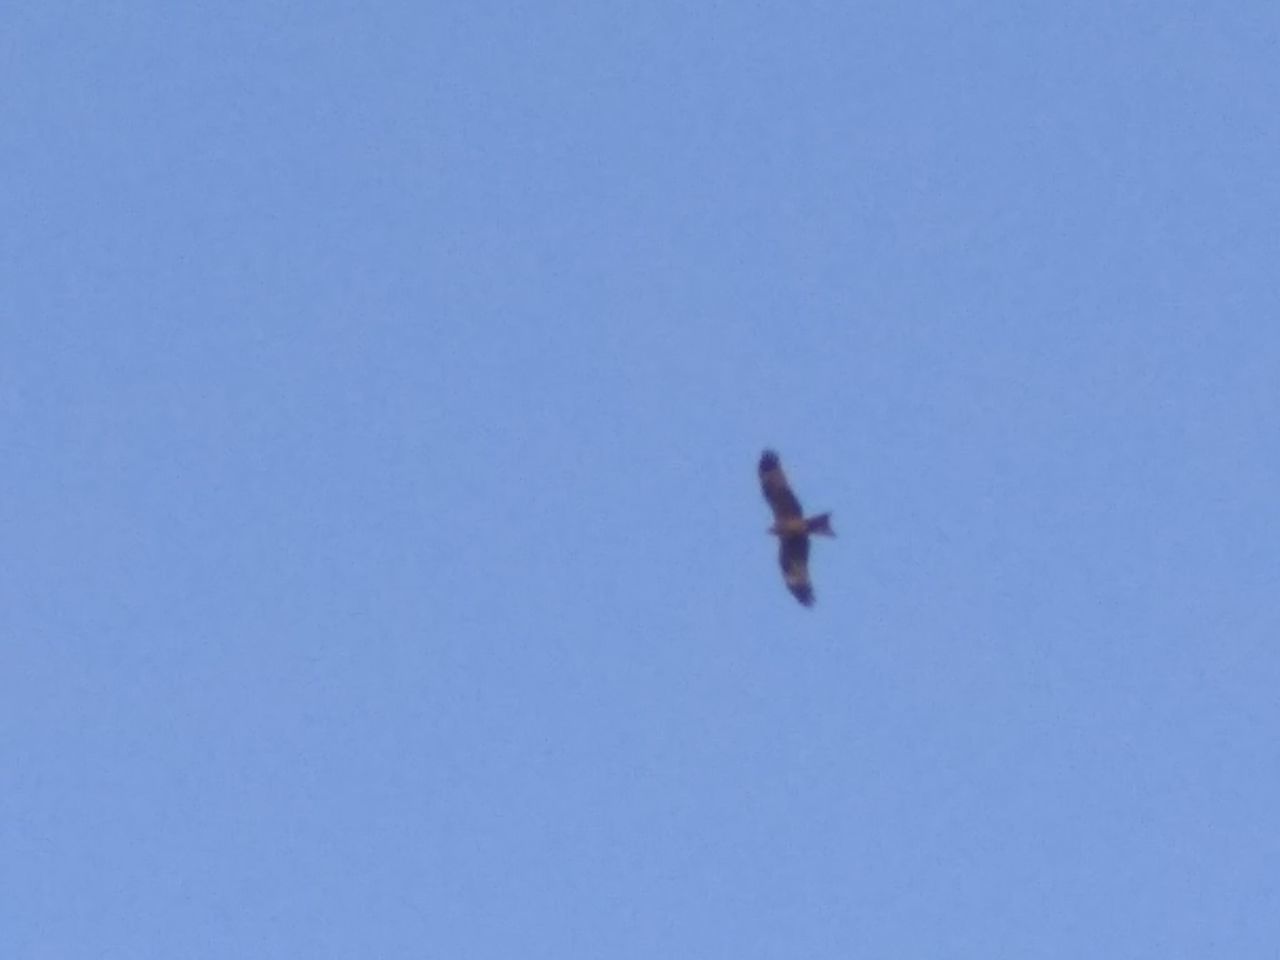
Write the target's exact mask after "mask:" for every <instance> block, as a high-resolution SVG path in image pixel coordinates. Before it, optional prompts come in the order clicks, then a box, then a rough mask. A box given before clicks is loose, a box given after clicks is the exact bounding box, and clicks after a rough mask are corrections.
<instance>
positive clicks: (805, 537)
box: [760, 450, 836, 607]
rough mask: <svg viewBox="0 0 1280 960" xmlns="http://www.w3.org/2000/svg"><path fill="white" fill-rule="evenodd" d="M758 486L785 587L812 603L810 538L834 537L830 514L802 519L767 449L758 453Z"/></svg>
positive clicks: (796, 504) (808, 603) (802, 600)
mask: <svg viewBox="0 0 1280 960" xmlns="http://www.w3.org/2000/svg"><path fill="white" fill-rule="evenodd" d="M760 489H761V490H763V491H764V498H765V500H767V501H769V506H770V507H771V508H772V509H773V526H772V527H770V528H769V532H770V533H772V534H773V535H774V536H775V537H777V538H778V563H779V564H780V565H781V567H782V579H783V580H784V581H786V584H787V589H788V590H790V591H791V592H792V594H794V595H795V598H796V599H797V600H799V601H800V602H801V603H802V604H804V605H805V606H806V607H811V606H813V584H812V583H811V582H810V581H809V537H810V535H821V536H824V537H834V536H835V535H836V534H835V531H834V530H832V529H831V514H830V513H820V514H818V515H817V516H816V517H809V518H808V519H806V518H805V515H804V510H802V509H801V508H800V501H799V500H797V499H796V495H795V494H794V493H792V492H791V485H790V484H788V483H787V475H786V474H785V473H783V472H782V464H781V462H780V461H779V460H778V455H777V454H776V453H774V452H773V451H772V450H766V451H765V452H764V453H762V454H761V455H760Z"/></svg>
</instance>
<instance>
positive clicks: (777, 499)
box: [760, 450, 809, 556]
mask: <svg viewBox="0 0 1280 960" xmlns="http://www.w3.org/2000/svg"><path fill="white" fill-rule="evenodd" d="M760 489H761V490H763V491H764V498H765V499H766V500H768V501H769V506H770V507H771V508H772V509H773V515H774V517H775V519H777V520H791V519H794V518H796V517H803V516H804V511H803V510H801V509H800V501H799V500H797V499H796V495H795V494H794V493H792V492H791V486H790V485H789V484H788V483H787V475H786V474H785V473H783V472H782V464H781V463H779V462H778V455H777V454H776V453H774V452H773V451H772V450H766V451H765V452H764V453H762V454H761V455H760ZM808 550H809V547H808V545H807V544H806V545H805V554H806V556H807V555H808Z"/></svg>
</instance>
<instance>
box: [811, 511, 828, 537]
mask: <svg viewBox="0 0 1280 960" xmlns="http://www.w3.org/2000/svg"><path fill="white" fill-rule="evenodd" d="M804 526H805V529H806V530H807V531H809V533H816V534H821V535H822V536H824V537H834V536H835V535H836V532H835V531H834V530H832V529H831V514H829V513H820V514H818V515H817V516H816V517H810V518H809V519H808V520H806V521H805V522H804Z"/></svg>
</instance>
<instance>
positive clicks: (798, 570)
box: [778, 535, 813, 607]
mask: <svg viewBox="0 0 1280 960" xmlns="http://www.w3.org/2000/svg"><path fill="white" fill-rule="evenodd" d="M778 563H779V564H780V565H781V566H782V579H783V580H785V581H786V582H787V589H788V590H790V591H791V592H792V594H794V595H795V598H796V599H797V600H799V601H800V602H801V603H803V604H804V605H805V606H806V607H811V606H813V584H812V583H810V582H809V538H808V537H806V536H803V535H801V536H792V537H781V538H779V546H778Z"/></svg>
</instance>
